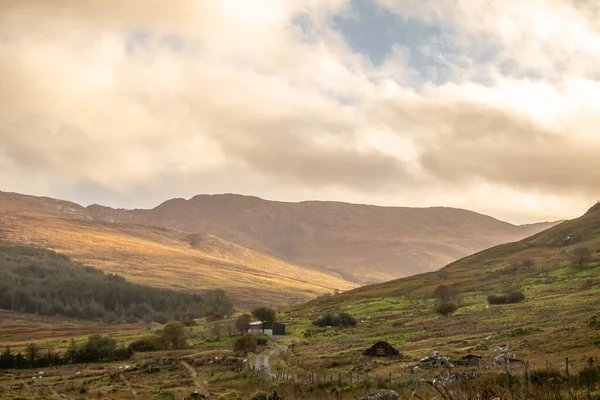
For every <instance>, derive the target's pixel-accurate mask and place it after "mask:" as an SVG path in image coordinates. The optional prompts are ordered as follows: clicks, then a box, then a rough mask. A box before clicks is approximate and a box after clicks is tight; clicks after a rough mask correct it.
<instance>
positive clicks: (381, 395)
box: [358, 389, 402, 400]
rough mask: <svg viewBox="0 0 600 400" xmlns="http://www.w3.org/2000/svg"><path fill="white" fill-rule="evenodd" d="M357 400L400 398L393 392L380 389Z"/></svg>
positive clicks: (394, 399)
mask: <svg viewBox="0 0 600 400" xmlns="http://www.w3.org/2000/svg"><path fill="white" fill-rule="evenodd" d="M358 400H402V398H401V397H400V396H399V395H398V393H396V392H395V391H393V390H387V389H381V390H377V391H376V392H373V393H371V394H368V395H366V396H362V397H359V398H358Z"/></svg>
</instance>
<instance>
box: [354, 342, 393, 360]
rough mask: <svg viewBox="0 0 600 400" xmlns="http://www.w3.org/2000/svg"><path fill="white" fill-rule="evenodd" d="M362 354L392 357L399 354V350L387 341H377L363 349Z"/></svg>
mask: <svg viewBox="0 0 600 400" xmlns="http://www.w3.org/2000/svg"><path fill="white" fill-rule="evenodd" d="M363 354H364V355H365V356H370V357H392V356H397V355H399V354H400V352H399V351H398V350H396V349H395V348H394V347H393V346H392V345H391V344H389V343H387V342H377V343H375V344H374V345H373V346H371V347H369V348H368V349H367V350H365V351H364V353H363Z"/></svg>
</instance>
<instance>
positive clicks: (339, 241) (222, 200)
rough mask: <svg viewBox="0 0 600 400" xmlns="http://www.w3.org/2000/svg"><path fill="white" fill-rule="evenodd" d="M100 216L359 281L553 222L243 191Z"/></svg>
mask: <svg viewBox="0 0 600 400" xmlns="http://www.w3.org/2000/svg"><path fill="white" fill-rule="evenodd" d="M85 211H87V212H88V215H89V216H90V217H92V218H94V219H95V220H102V221H113V222H125V223H136V224H143V225H154V226H163V227H168V228H175V229H180V230H183V231H187V232H195V233H210V234H214V235H217V236H219V237H222V238H224V239H226V240H229V241H232V242H234V243H237V244H240V245H242V246H245V247H248V248H251V249H254V250H257V251H260V252H264V253H268V254H272V255H274V256H276V257H279V258H282V259H284V260H287V261H289V262H292V263H297V264H300V265H305V266H310V267H313V268H317V269H321V270H326V271H333V272H336V273H338V274H340V275H342V276H343V277H344V278H346V279H350V280H353V281H356V282H361V283H364V282H369V281H382V280H389V279H393V278H398V277H402V276H407V275H412V274H416V273H421V272H426V271H432V270H435V269H438V268H440V267H442V266H443V265H445V264H447V263H449V262H451V261H453V260H456V259H458V258H461V257H464V256H466V255H469V254H472V253H474V252H477V251H480V250H483V249H486V248H489V247H491V246H494V245H498V244H500V243H506V242H510V241H514V240H519V239H522V238H524V237H526V236H529V235H531V234H533V233H536V232H539V231H541V230H543V229H545V228H547V227H549V226H552V225H553V223H541V224H533V225H526V226H515V225H512V224H509V223H506V222H502V221H499V220H497V219H494V218H492V217H488V216H485V215H481V214H478V213H475V212H471V211H467V210H461V209H454V208H444V207H434V208H406V207H377V206H368V205H359V204H347V203H336V202H319V201H309V202H302V203H284V202H275V201H266V200H262V199H259V198H256V197H248V196H239V195H214V196H209V195H199V196H195V197H193V198H192V199H190V200H185V199H173V200H169V201H166V202H165V203H163V204H161V205H159V206H158V207H156V208H154V209H151V210H115V209H111V208H107V207H102V206H97V205H94V206H90V207H88V208H87V209H86V210H85Z"/></svg>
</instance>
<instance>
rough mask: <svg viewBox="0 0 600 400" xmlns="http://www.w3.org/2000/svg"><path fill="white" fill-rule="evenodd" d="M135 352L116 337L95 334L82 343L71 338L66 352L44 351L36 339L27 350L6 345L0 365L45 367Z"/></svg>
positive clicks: (124, 356) (116, 357)
mask: <svg viewBox="0 0 600 400" xmlns="http://www.w3.org/2000/svg"><path fill="white" fill-rule="evenodd" d="M132 354H133V350H132V349H131V347H119V346H117V342H116V341H115V340H114V339H112V338H109V337H106V336H101V335H93V336H90V337H89V338H88V339H87V341H85V342H84V343H82V344H76V343H75V341H71V345H70V346H69V348H68V349H67V351H66V352H65V353H64V354H60V353H57V352H55V351H53V350H48V351H46V352H45V353H42V351H41V349H40V348H39V347H38V346H37V345H36V344H35V343H30V344H28V345H27V346H26V347H25V350H24V352H20V351H19V352H18V353H16V354H15V353H13V352H12V350H11V349H10V347H6V348H5V349H4V351H3V352H2V354H0V369H12V368H17V369H22V368H43V367H49V366H53V365H65V364H79V363H88V362H98V361H107V362H110V361H119V360H127V359H129V358H131V356H132Z"/></svg>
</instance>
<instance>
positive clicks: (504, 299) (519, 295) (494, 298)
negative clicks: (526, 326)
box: [487, 291, 525, 305]
mask: <svg viewBox="0 0 600 400" xmlns="http://www.w3.org/2000/svg"><path fill="white" fill-rule="evenodd" d="M524 300H525V294H524V293H523V292H521V291H510V292H508V293H506V294H498V295H496V294H493V295H490V296H488V298H487V301H488V303H489V304H491V305H495V304H496V305H497V304H514V303H520V302H522V301H524Z"/></svg>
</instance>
